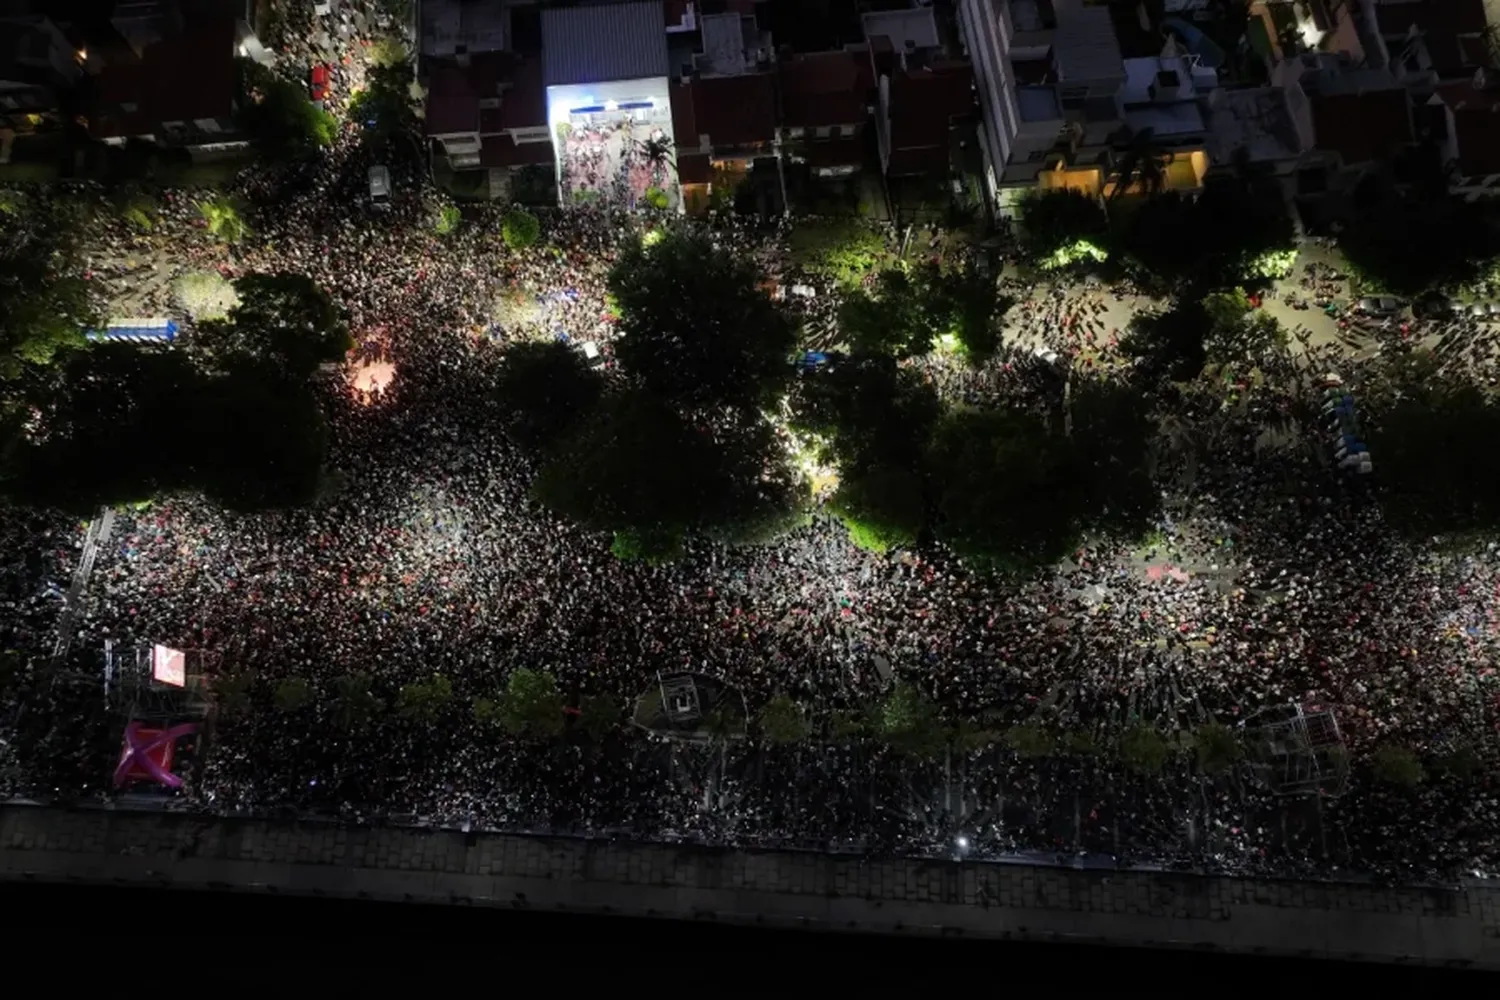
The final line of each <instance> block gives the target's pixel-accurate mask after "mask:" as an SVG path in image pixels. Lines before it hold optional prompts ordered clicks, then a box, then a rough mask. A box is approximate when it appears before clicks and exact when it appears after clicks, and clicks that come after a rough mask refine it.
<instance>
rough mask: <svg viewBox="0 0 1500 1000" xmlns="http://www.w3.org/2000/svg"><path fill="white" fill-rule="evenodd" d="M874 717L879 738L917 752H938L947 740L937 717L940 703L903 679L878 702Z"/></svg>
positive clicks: (920, 755) (926, 755)
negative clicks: (936, 703) (937, 703)
mask: <svg viewBox="0 0 1500 1000" xmlns="http://www.w3.org/2000/svg"><path fill="white" fill-rule="evenodd" d="M873 721H874V730H875V733H876V735H877V736H879V737H880V739H882V740H884V741H885V742H886V743H888V744H889V745H890V746H892V747H893V748H895V749H897V750H901V751H903V752H906V753H909V754H912V755H914V756H918V757H932V756H936V755H937V754H939V753H942V751H943V749H944V747H946V746H947V744H948V733H947V730H946V729H944V727H943V723H942V720H941V719H940V718H939V717H938V710H937V706H936V705H934V704H933V703H932V702H931V701H930V700H929V699H928V698H926V697H925V696H924V695H923V694H922V693H921V692H920V691H918V690H917V689H916V688H914V687H911V686H910V685H908V684H905V683H903V682H901V681H897V682H896V684H895V685H894V686H892V688H891V690H890V692H889V693H888V694H887V695H886V696H885V697H884V698H883V699H881V701H880V703H879V704H878V705H877V706H876V708H875V712H874V717H873Z"/></svg>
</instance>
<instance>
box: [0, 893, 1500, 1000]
mask: <svg viewBox="0 0 1500 1000" xmlns="http://www.w3.org/2000/svg"><path fill="white" fill-rule="evenodd" d="M0 912H3V913H7V914H10V915H11V916H16V917H18V916H20V915H22V914H29V915H34V917H35V918H36V919H34V920H29V921H28V920H18V921H15V922H12V923H11V928H12V932H11V933H16V932H19V934H20V936H22V937H24V936H26V934H28V933H37V934H46V935H49V936H52V935H55V933H56V931H57V928H58V927H66V928H67V933H68V935H69V936H70V937H73V938H82V939H85V940H82V941H80V942H79V943H80V944H85V943H87V941H86V939H88V938H90V937H92V936H95V935H97V936H98V937H100V938H103V937H106V936H108V937H114V938H116V940H117V942H118V945H117V946H118V947H119V948H120V949H121V950H122V951H123V952H132V951H136V950H138V949H140V948H141V947H142V946H143V944H144V939H146V938H148V937H153V936H155V937H157V939H158V940H159V941H160V940H162V937H161V936H162V935H165V940H166V941H168V942H170V946H171V947H172V948H173V949H174V950H175V949H183V950H185V951H188V952H193V953H196V954H198V955H200V956H202V955H204V954H217V953H220V949H218V948H215V949H210V950H209V951H208V952H204V951H203V950H201V944H202V943H203V941H202V939H205V938H208V939H211V938H221V939H223V942H224V944H228V945H230V947H231V948H232V949H236V950H238V952H239V953H240V954H241V956H242V960H243V957H244V955H245V954H246V953H247V951H246V949H248V953H253V955H254V956H255V958H254V963H255V964H256V965H257V966H260V965H269V966H277V965H280V964H295V965H296V967H297V968H298V969H301V970H304V971H311V970H316V969H326V970H330V971H331V970H347V971H351V972H359V971H364V972H371V971H375V970H377V969H378V970H386V969H391V968H397V969H401V968H410V969H413V970H417V969H420V970H423V971H424V972H430V970H431V969H432V968H433V967H434V964H435V963H450V964H451V963H452V962H454V961H462V960H463V959H464V955H465V954H467V952H466V949H467V948H468V947H469V943H471V942H475V941H482V942H486V943H487V946H486V947H485V948H484V949H482V951H481V952H479V953H474V954H472V955H468V957H469V958H477V957H482V955H483V954H486V953H489V952H490V949H491V948H498V949H500V950H501V951H502V952H503V953H504V954H505V955H507V956H510V960H512V961H514V960H516V959H518V958H521V957H522V956H524V964H525V965H527V966H530V967H536V966H537V965H538V963H540V964H541V965H544V966H548V967H551V968H552V969H553V974H556V975H560V976H562V977H564V978H565V979H566V978H567V977H569V976H572V975H586V974H588V973H589V972H590V971H591V968H592V963H591V962H590V960H589V959H588V958H587V957H586V956H596V957H597V958H598V960H599V962H600V963H603V964H604V965H616V964H617V963H618V962H619V960H621V959H623V960H624V962H625V964H626V965H627V966H633V967H635V968H636V971H637V972H645V971H646V970H648V969H654V970H655V972H653V973H652V975H653V976H654V975H658V974H659V975H666V976H671V975H672V974H673V970H675V969H678V968H683V967H691V966H694V965H696V964H698V963H699V962H701V961H702V960H704V959H705V958H707V957H710V956H714V955H726V954H732V955H735V956H739V957H740V958H742V959H743V958H744V957H746V956H751V957H753V956H757V955H759V956H764V957H765V959H766V961H765V962H764V963H763V964H761V965H757V964H756V963H755V962H753V961H752V962H751V963H749V964H745V963H743V962H741V963H739V964H737V965H736V972H735V973H734V974H733V985H734V986H736V987H742V986H745V985H748V984H749V983H751V982H759V981H761V977H764V978H765V979H766V980H769V981H772V982H781V983H783V985H784V986H786V987H789V988H795V983H796V981H797V977H799V976H805V975H814V976H818V977H819V978H821V975H827V974H828V973H829V972H833V973H834V974H836V975H838V976H839V977H840V978H841V979H844V980H847V979H848V978H850V977H853V978H854V979H866V978H870V977H871V976H874V975H880V976H883V975H885V974H886V973H887V972H890V973H891V974H896V975H902V976H910V975H913V974H915V973H921V974H922V975H924V976H927V977H937V981H939V982H940V981H942V980H943V979H944V978H945V977H946V976H947V975H949V974H950V972H951V971H957V970H958V969H968V968H970V967H971V966H979V965H980V963H983V965H984V967H988V968H990V969H992V970H993V972H994V973H995V974H996V975H1002V974H1004V973H1003V972H1002V970H1009V974H1011V975H1017V974H1021V970H1025V972H1024V974H1025V975H1026V977H1027V980H1028V981H1030V982H1032V983H1034V984H1035V983H1037V982H1039V980H1038V979H1036V978H1033V977H1039V976H1045V977H1046V981H1047V982H1051V983H1053V984H1054V985H1055V986H1056V987H1061V988H1063V989H1065V990H1066V989H1069V988H1071V987H1081V986H1111V987H1114V988H1125V989H1133V988H1137V987H1145V988H1148V989H1153V991H1154V990H1159V989H1161V988H1163V987H1165V988H1166V989H1168V990H1171V991H1172V992H1174V993H1175V992H1176V991H1177V990H1179V989H1181V988H1183V987H1185V986H1187V985H1188V984H1190V983H1196V984H1197V985H1198V986H1199V987H1200V988H1202V989H1205V990H1215V989H1217V988H1222V987H1224V986H1232V987H1233V988H1234V995H1244V991H1246V990H1249V989H1256V990H1259V989H1279V990H1287V989H1291V990H1299V989H1305V988H1306V987H1308V986H1317V987H1319V988H1326V987H1356V988H1357V987H1372V988H1375V989H1391V988H1399V987H1412V986H1416V987H1418V988H1420V989H1423V990H1428V989H1437V988H1448V987H1462V986H1473V985H1476V984H1482V983H1483V982H1484V981H1485V980H1486V979H1489V978H1490V977H1488V976H1484V975H1481V974H1478V973H1472V972H1461V971H1457V970H1445V969H1418V968H1412V967H1405V966H1391V965H1357V964H1352V963H1343V962H1326V961H1307V960H1298V959H1279V958H1245V957H1229V956H1219V955H1213V954H1208V953H1203V952H1186V951H1182V952H1179V951H1154V950H1145V949H1125V948H1103V947H1096V946H1090V945H1062V944H1016V943H1009V942H993V941H967V940H960V939H934V938H919V937H901V936H880V935H856V934H839V933H824V932H813V931H807V932H799V931H786V930H766V929H759V928H747V927H735V926H727V925H718V924H713V923H706V922H696V923H685V922H678V921H670V920H638V919H626V918H623V917H591V916H589V917H585V916H572V915H564V914H556V913H536V912H526V911H514V910H497V909H487V908H473V907H462V906H429V905H413V904H402V903H372V902H356V901H347V900H326V899H307V898H299V897H290V896H271V895H244V894H228V893H208V892H189V891H172V890H146V889H115V888H95V887H79V886H47V885H0ZM8 936H9V935H8ZM193 939H197V942H196V943H194V941H193ZM400 939H404V940H405V942H406V943H407V945H408V946H402V945H401V944H398V943H396V942H398V941H399V940H400ZM329 942H332V943H334V944H335V945H336V946H335V947H327V943H329ZM362 942H370V944H362ZM257 943H261V944H263V945H264V946H263V947H255V945H256V944H257ZM448 944H453V945H456V946H457V948H458V954H455V953H454V951H453V949H452V948H448V947H442V946H443V945H448ZM413 945H414V946H413ZM220 948H222V945H221V946H220ZM549 956H550V957H549ZM569 956H572V957H569ZM788 962H796V963H797V964H796V965H795V966H790V965H788V964H787V963H788ZM828 962H832V963H833V964H832V965H824V964H823V963H828ZM820 968H821V969H823V973H822V974H821V975H819V974H818V972H817V970H818V969H820ZM923 970H925V971H923ZM788 976H790V977H791V978H790V979H789V978H788ZM1495 978H1496V981H1500V977H1495ZM742 980H743V981H742ZM1152 984H1154V985H1152ZM723 985H725V986H728V985H731V984H730V983H725V984H723ZM937 985H938V982H934V986H937ZM955 985H957V984H955ZM960 992H961V993H968V992H970V991H968V990H960Z"/></svg>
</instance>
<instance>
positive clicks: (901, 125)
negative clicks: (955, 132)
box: [888, 62, 975, 156]
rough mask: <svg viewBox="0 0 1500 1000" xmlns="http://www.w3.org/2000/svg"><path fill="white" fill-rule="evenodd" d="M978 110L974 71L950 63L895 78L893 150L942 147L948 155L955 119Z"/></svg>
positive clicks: (890, 108) (891, 94)
mask: <svg viewBox="0 0 1500 1000" xmlns="http://www.w3.org/2000/svg"><path fill="white" fill-rule="evenodd" d="M974 109H975V99H974V70H973V67H971V66H970V65H969V64H968V63H966V62H965V63H948V64H944V65H938V66H931V67H927V68H924V69H920V70H916V71H912V72H906V71H903V72H900V73H896V74H894V75H893V76H892V77H891V90H890V105H889V108H888V111H889V114H890V144H891V149H892V151H893V155H894V151H895V150H901V149H918V148H927V147H941V148H942V149H943V151H944V155H945V156H946V154H947V150H948V132H949V130H950V129H951V128H952V127H953V123H954V119H956V118H960V117H962V116H964V115H968V114H972V113H973V111H974Z"/></svg>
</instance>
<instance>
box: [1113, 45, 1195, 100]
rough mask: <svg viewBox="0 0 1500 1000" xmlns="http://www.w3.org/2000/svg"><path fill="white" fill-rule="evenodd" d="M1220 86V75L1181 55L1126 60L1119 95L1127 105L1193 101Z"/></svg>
mask: <svg viewBox="0 0 1500 1000" xmlns="http://www.w3.org/2000/svg"><path fill="white" fill-rule="evenodd" d="M1164 74H1170V76H1164ZM1174 81H1175V84H1174ZM1218 84H1219V74H1218V73H1217V72H1216V71H1215V70H1212V69H1210V68H1208V67H1207V66H1204V65H1202V64H1201V63H1199V62H1198V61H1197V60H1196V59H1191V58H1184V57H1182V56H1162V57H1159V58H1155V59H1126V60H1125V82H1124V83H1123V84H1121V86H1120V94H1119V96H1120V101H1121V103H1122V104H1125V105H1131V104H1154V103H1157V102H1160V101H1191V100H1196V99H1197V98H1199V97H1201V96H1203V94H1204V92H1205V91H1208V90H1212V89H1213V88H1214V87H1216V86H1218Z"/></svg>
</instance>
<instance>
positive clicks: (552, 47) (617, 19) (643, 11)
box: [542, 0, 670, 87]
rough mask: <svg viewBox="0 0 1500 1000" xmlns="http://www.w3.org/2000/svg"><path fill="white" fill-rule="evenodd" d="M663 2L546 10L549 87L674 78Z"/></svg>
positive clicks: (639, 0)
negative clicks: (669, 60) (671, 73)
mask: <svg viewBox="0 0 1500 1000" xmlns="http://www.w3.org/2000/svg"><path fill="white" fill-rule="evenodd" d="M665 16H666V15H665V14H664V12H663V7H662V0H635V2H631V3H615V4H590V5H586V6H582V7H564V8H550V7H549V8H547V9H546V10H544V11H542V58H543V67H544V72H543V78H544V81H545V83H546V85H547V86H549V87H556V86H563V85H568V84H583V83H609V82H612V81H615V80H639V79H645V78H652V77H665V76H669V75H670V70H669V64H668V60H667V29H666V21H665Z"/></svg>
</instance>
